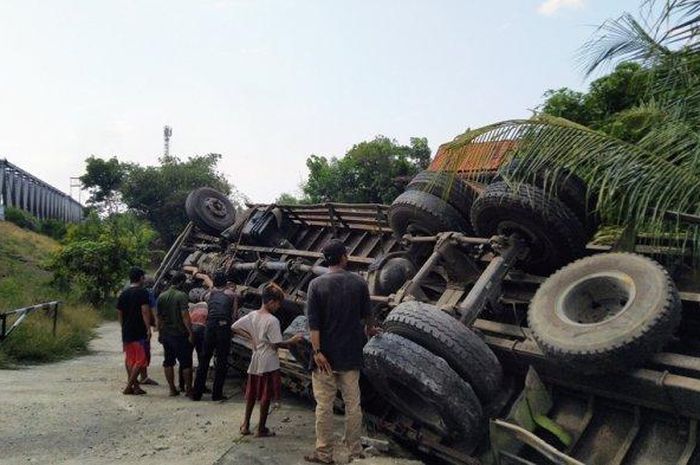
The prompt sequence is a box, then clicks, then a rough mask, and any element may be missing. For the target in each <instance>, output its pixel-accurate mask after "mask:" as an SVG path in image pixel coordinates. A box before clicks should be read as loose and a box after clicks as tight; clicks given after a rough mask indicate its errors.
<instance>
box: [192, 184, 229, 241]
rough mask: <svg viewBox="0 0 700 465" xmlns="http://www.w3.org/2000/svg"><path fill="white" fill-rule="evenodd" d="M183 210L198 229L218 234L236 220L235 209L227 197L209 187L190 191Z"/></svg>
mask: <svg viewBox="0 0 700 465" xmlns="http://www.w3.org/2000/svg"><path fill="white" fill-rule="evenodd" d="M185 211H186V212H187V216H188V217H189V219H190V220H191V221H192V222H193V223H194V224H195V225H196V226H197V227H198V228H199V229H201V230H202V231H204V232H206V233H209V234H220V233H221V232H222V231H223V230H225V229H226V228H228V227H229V226H231V225H232V224H233V223H234V221H235V220H236V209H235V208H234V207H233V204H232V203H231V201H230V200H229V199H228V197H226V196H225V195H224V194H222V193H221V192H219V191H217V190H214V189H212V188H210V187H201V188H199V189H196V190H193V191H192V192H190V195H188V196H187V200H186V201H185Z"/></svg>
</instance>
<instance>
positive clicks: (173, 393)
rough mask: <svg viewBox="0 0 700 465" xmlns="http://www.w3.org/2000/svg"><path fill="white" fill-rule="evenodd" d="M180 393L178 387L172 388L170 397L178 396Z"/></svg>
mask: <svg viewBox="0 0 700 465" xmlns="http://www.w3.org/2000/svg"><path fill="white" fill-rule="evenodd" d="M179 395H180V391H178V390H177V389H171V390H170V397H177V396H179Z"/></svg>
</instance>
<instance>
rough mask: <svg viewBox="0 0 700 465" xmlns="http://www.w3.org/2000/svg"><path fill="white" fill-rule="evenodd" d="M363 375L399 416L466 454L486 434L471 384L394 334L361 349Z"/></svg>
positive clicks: (438, 359)
mask: <svg viewBox="0 0 700 465" xmlns="http://www.w3.org/2000/svg"><path fill="white" fill-rule="evenodd" d="M364 362H365V372H366V373H367V375H368V378H369V380H370V382H371V383H372V385H374V387H375V389H376V390H377V392H379V394H380V395H382V396H383V397H384V398H386V399H387V401H388V402H389V403H391V404H392V405H393V406H394V407H395V408H397V409H398V410H399V412H401V413H402V414H404V415H406V416H408V417H410V418H412V419H413V420H414V421H416V422H417V423H420V424H422V425H423V426H425V427H426V428H428V429H430V430H432V431H434V432H435V433H436V434H438V435H440V437H442V438H443V439H444V440H445V441H447V442H451V441H458V442H459V444H460V446H462V445H463V446H464V448H465V449H466V451H467V453H469V452H471V451H473V450H474V448H475V447H476V445H477V444H478V443H479V440H480V439H481V438H482V435H483V434H484V432H485V422H484V418H483V410H482V408H481V404H480V403H479V399H478V398H477V397H476V394H474V391H473V390H472V388H471V386H469V383H467V382H466V381H464V380H463V379H462V378H460V377H459V375H458V374H457V373H455V371H454V370H452V368H450V367H449V365H448V364H447V362H445V361H444V360H443V359H442V358H440V357H437V356H435V355H433V354H431V353H430V352H429V351H428V350H427V349H424V348H423V347H421V346H419V345H418V344H416V343H414V342H412V341H409V340H408V339H405V338H403V337H401V336H399V335H397V334H391V333H385V334H382V335H380V336H375V337H373V338H372V339H370V341H369V342H368V343H367V344H366V345H365V348H364Z"/></svg>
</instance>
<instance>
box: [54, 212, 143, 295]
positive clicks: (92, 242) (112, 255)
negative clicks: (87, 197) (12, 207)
mask: <svg viewBox="0 0 700 465" xmlns="http://www.w3.org/2000/svg"><path fill="white" fill-rule="evenodd" d="M154 236H155V233H154V232H153V230H152V229H151V228H150V226H148V224H147V223H145V222H144V221H142V220H139V219H138V218H136V216H134V215H133V214H130V213H120V214H114V215H111V216H109V217H107V218H106V219H101V218H99V217H98V216H97V214H95V213H92V214H90V215H89V216H88V218H86V220H85V221H84V222H83V223H80V224H77V225H70V226H69V227H68V231H67V233H66V238H65V241H64V242H65V246H64V247H63V248H62V249H61V250H60V251H59V252H58V253H56V254H54V256H53V258H52V260H51V262H50V264H49V269H50V270H51V271H52V272H53V276H54V280H53V282H54V284H55V286H56V287H57V288H59V289H61V290H63V291H67V290H68V289H70V288H77V289H79V290H80V293H81V295H82V297H83V298H85V299H86V300H87V301H88V302H90V303H91V304H92V305H93V306H95V307H100V306H101V305H103V304H104V303H105V302H106V301H107V300H108V299H109V297H110V296H112V295H114V293H115V292H116V291H117V290H118V289H119V287H120V284H121V283H122V281H123V280H124V278H125V277H126V276H127V274H128V271H129V268H130V267H132V266H142V267H143V266H146V264H147V263H148V258H149V249H150V244H151V242H152V240H153V238H154Z"/></svg>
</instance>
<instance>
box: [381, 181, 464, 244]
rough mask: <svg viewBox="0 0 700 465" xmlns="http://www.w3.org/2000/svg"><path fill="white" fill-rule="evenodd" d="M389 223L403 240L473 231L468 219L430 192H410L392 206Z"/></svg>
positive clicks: (401, 196) (405, 193)
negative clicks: (407, 237) (408, 236)
mask: <svg viewBox="0 0 700 465" xmlns="http://www.w3.org/2000/svg"><path fill="white" fill-rule="evenodd" d="M389 224H390V225H391V229H393V230H394V233H395V234H396V235H397V236H399V237H401V236H403V235H404V234H406V233H411V234H415V235H423V236H426V235H427V236H432V235H434V234H437V233H439V232H442V231H463V232H467V231H470V230H471V228H470V227H469V224H468V223H467V220H465V219H464V218H462V215H460V214H459V212H458V211H457V210H455V209H454V208H453V207H451V206H450V205H449V204H448V203H447V202H445V201H444V200H442V199H441V198H439V197H436V196H434V195H432V194H429V193H427V192H421V191H406V192H404V193H403V194H401V195H399V196H398V197H396V199H394V201H393V202H392V204H391V207H389Z"/></svg>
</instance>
